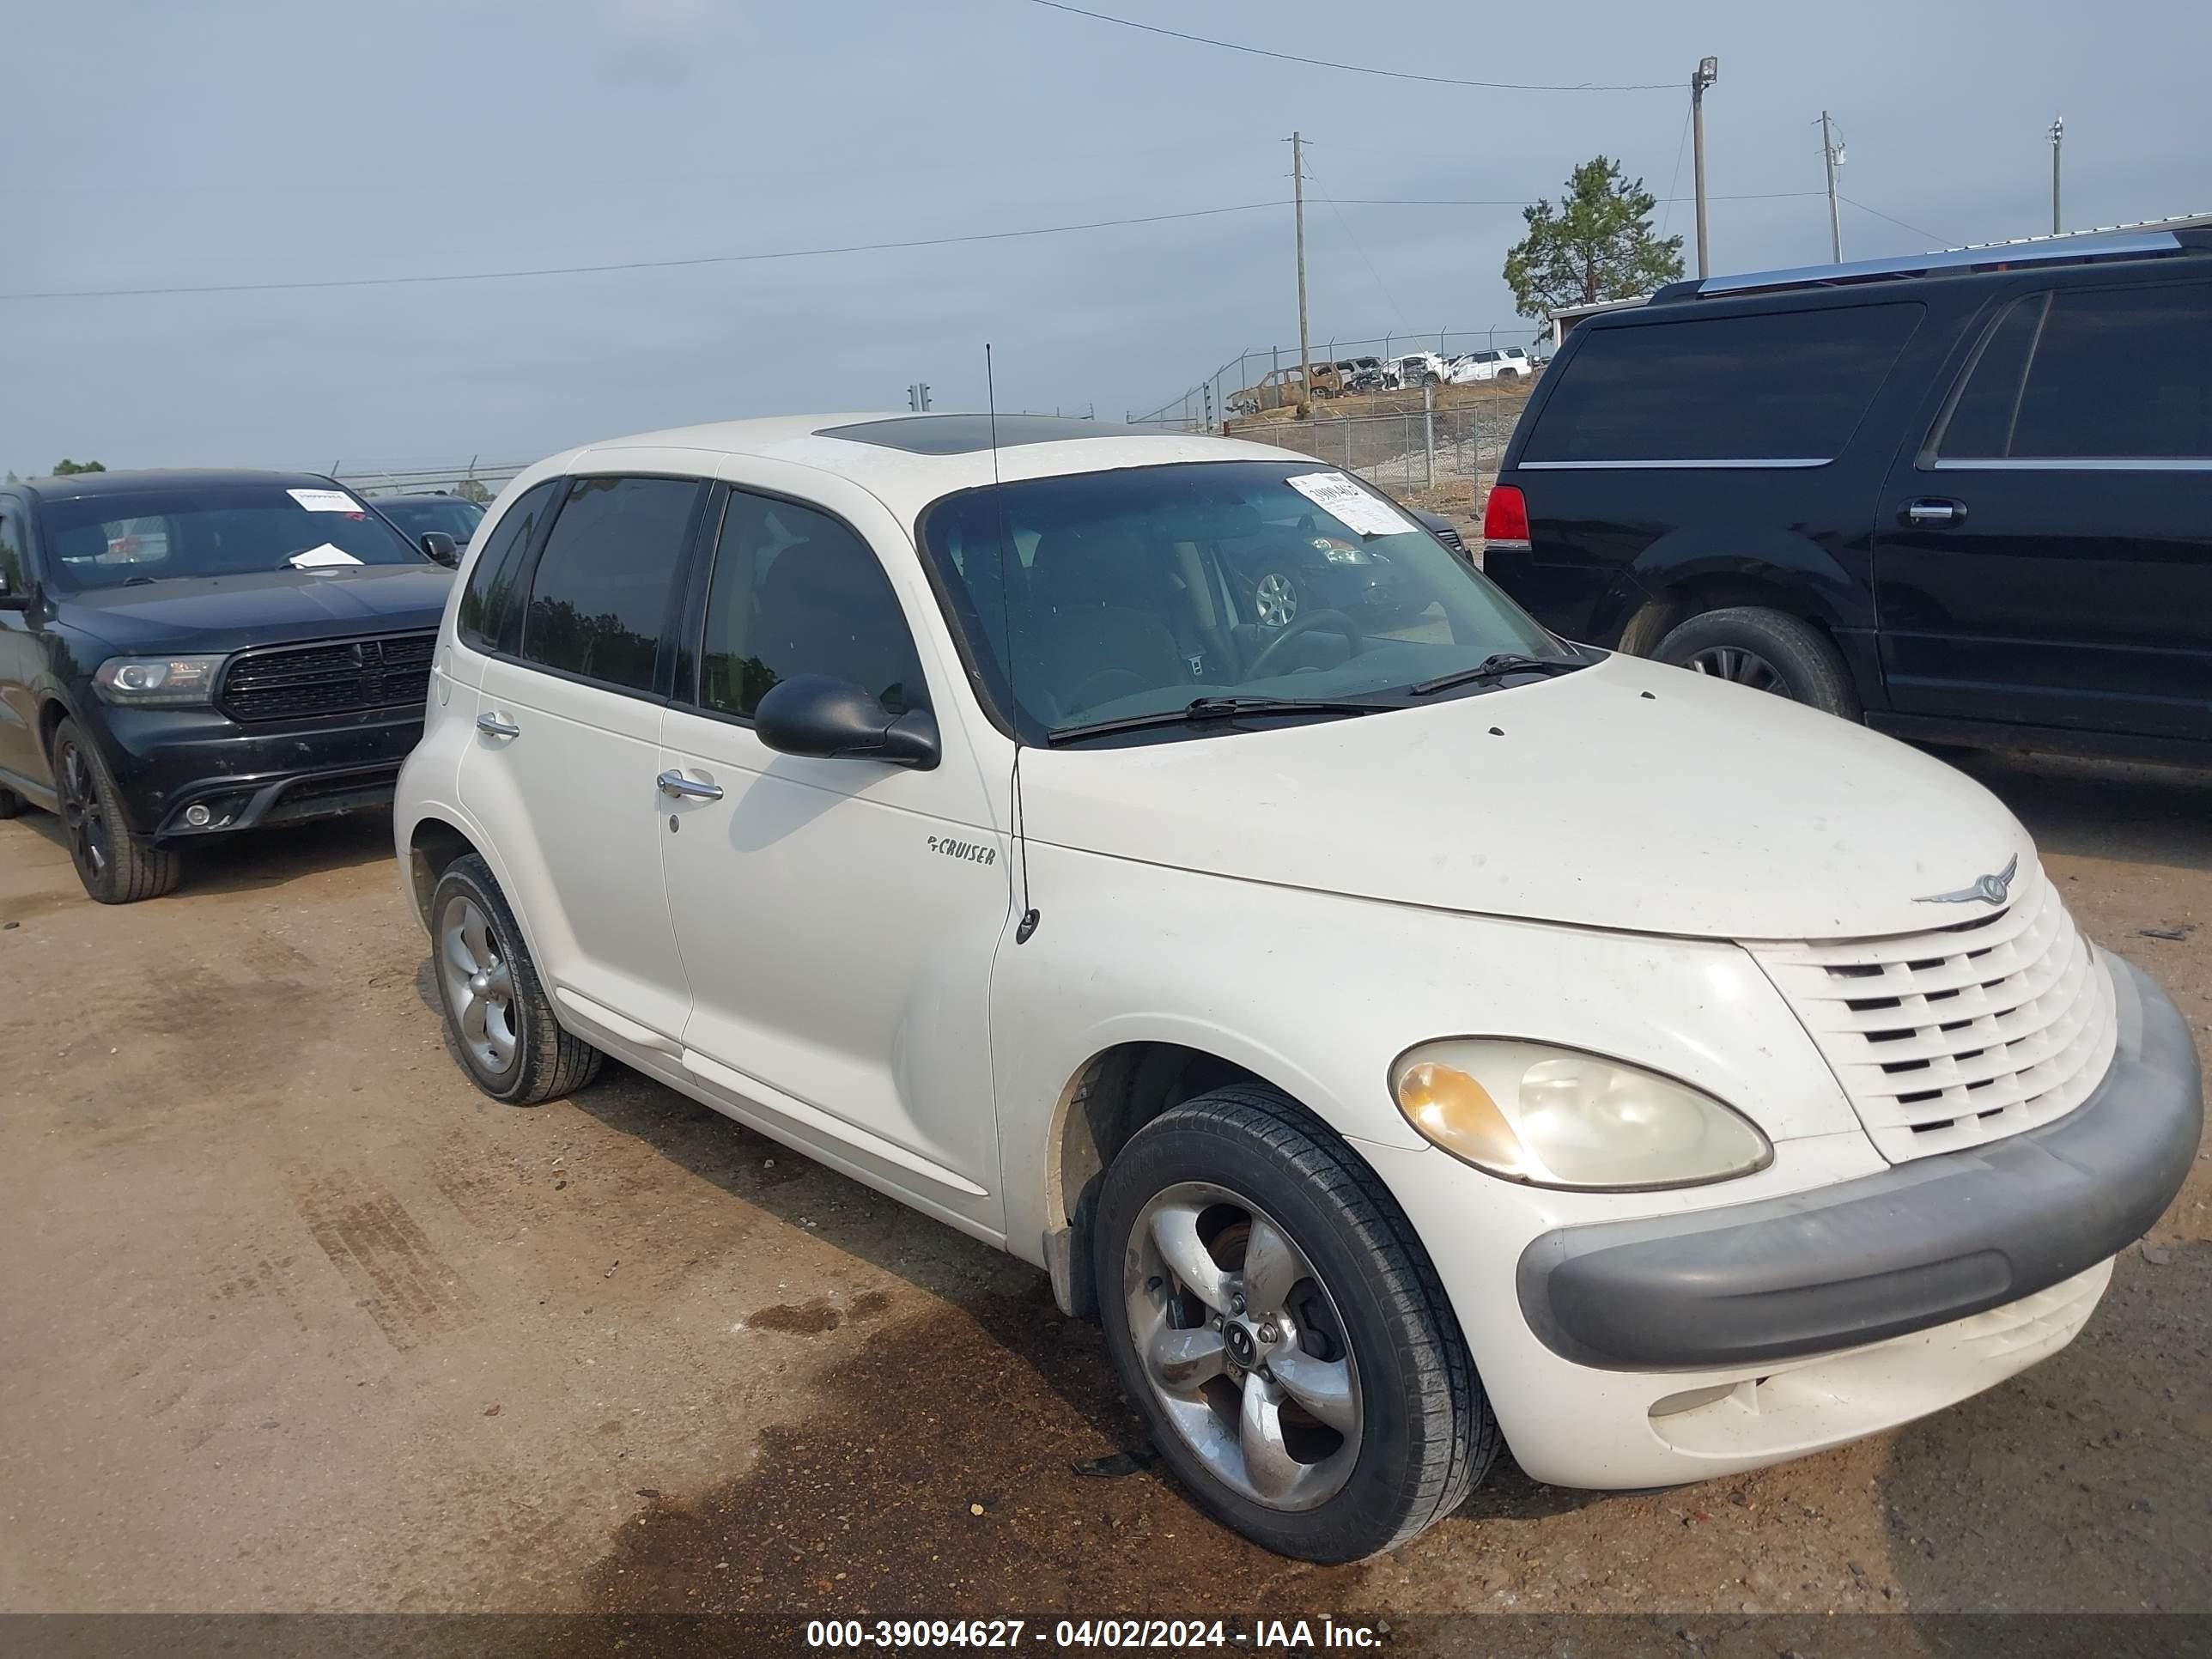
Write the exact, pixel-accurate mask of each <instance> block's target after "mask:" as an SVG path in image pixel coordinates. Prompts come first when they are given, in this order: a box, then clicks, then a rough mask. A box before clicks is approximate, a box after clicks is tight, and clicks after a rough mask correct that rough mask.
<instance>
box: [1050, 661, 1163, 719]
mask: <svg viewBox="0 0 2212 1659" xmlns="http://www.w3.org/2000/svg"><path fill="white" fill-rule="evenodd" d="M1122 680H1127V681H1128V682H1129V683H1130V690H1135V691H1149V690H1152V682H1151V681H1150V680H1148V679H1146V678H1145V677H1144V676H1143V675H1142V674H1139V672H1137V671H1136V670H1135V669H1133V668H1102V669H1100V670H1099V671H1097V673H1095V674H1093V675H1092V676H1091V678H1089V679H1087V680H1085V681H1084V682H1083V684H1080V685H1079V686H1077V687H1076V688H1075V690H1073V691H1071V692H1069V693H1068V696H1067V712H1068V713H1069V714H1080V713H1081V712H1082V711H1083V710H1085V709H1086V708H1090V707H1091V704H1093V703H1095V702H1105V701H1106V698H1105V696H1103V695H1101V696H1095V697H1094V696H1091V695H1090V693H1091V687H1093V686H1095V685H1112V684H1116V683H1118V682H1120V681H1122Z"/></svg>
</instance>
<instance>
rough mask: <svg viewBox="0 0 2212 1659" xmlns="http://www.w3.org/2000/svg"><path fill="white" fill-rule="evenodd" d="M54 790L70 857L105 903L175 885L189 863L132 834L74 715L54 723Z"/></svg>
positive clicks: (144, 896)
mask: <svg viewBox="0 0 2212 1659" xmlns="http://www.w3.org/2000/svg"><path fill="white" fill-rule="evenodd" d="M53 767H54V793H56V794H57V795H58V796H59V797H60V798H61V799H60V806H61V816H62V829H63V832H64V835H65V836H67V838H68V841H69V849H70V863H71V864H73V865H75V866H76V878H77V879H78V880H79V881H81V882H82V883H83V884H84V890H85V892H86V893H87V894H88V895H89V896H91V897H93V898H94V899H97V900H98V901H99V902H100V903H102V904H135V903H137V902H138V901H139V900H140V899H149V898H159V897H161V895H162V894H164V893H167V892H171V891H173V890H174V889H175V887H176V885H177V883H178V881H179V878H181V877H182V876H183V874H184V865H183V862H182V860H179V858H178V857H177V855H176V854H174V853H172V852H170V851H168V850H167V849H166V848H159V847H155V846H154V845H153V844H152V843H151V842H146V841H142V840H140V839H139V838H138V837H137V836H134V835H132V834H131V826H130V823H129V821H128V820H127V819H125V817H124V814H123V802H122V798H121V797H120V796H119V795H118V793H116V788H115V780H114V779H112V778H111V777H110V776H108V775H107V768H106V765H105V764H104V763H102V762H101V760H100V755H99V753H98V751H97V750H94V748H93V746H92V744H91V743H90V742H89V741H88V739H87V738H86V737H85V735H84V732H82V730H81V729H80V728H79V727H78V726H77V723H76V721H75V720H64V721H63V722H62V723H61V724H60V725H59V726H56V727H55V728H54V747H53Z"/></svg>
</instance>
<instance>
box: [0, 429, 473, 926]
mask: <svg viewBox="0 0 2212 1659" xmlns="http://www.w3.org/2000/svg"><path fill="white" fill-rule="evenodd" d="M428 535H429V537H430V538H433V544H434V545H440V546H441V550H442V552H443V553H444V554H445V556H447V557H448V558H450V557H451V556H453V546H452V544H451V543H449V542H447V541H446V540H445V538H444V535H443V533H442V532H428ZM452 586H453V572H451V571H450V570H446V569H441V568H440V567H439V565H438V564H436V563H435V562H432V559H431V557H430V556H429V555H428V553H426V552H425V551H424V550H423V549H422V547H421V546H420V545H418V544H416V543H414V542H411V541H410V540H409V539H408V538H406V537H405V536H404V535H402V534H401V533H400V532H398V531H397V530H395V529H394V528H393V527H392V525H391V524H390V523H388V522H387V521H386V520H384V519H383V518H381V517H380V516H379V515H378V514H376V513H372V512H371V511H369V509H368V506H367V504H366V503H364V502H363V501H361V500H360V499H359V498H358V497H356V496H355V495H353V494H352V493H351V492H350V491H349V490H346V489H342V488H341V487H339V486H338V485H337V484H336V483H333V482H332V481H331V480H330V479H329V478H325V477H315V476H313V475H312V474H306V473H284V472H94V473H82V474H79V475H77V476H76V477H66V478H42V479H39V480H37V481H36V482H33V483H11V484H7V485H0V817H14V816H15V814H16V813H18V812H20V811H22V810H23V808H24V807H25V806H26V805H33V806H42V807H45V808H46V809H47V810H49V811H54V812H58V813H59V814H60V815H61V817H62V822H63V828H64V836H65V839H66V840H67V842H68V845H69V852H70V861H71V862H72V863H73V864H75V865H76V873H77V878H78V879H79V880H81V881H82V883H83V884H84V890H85V891H86V892H87V893H88V894H90V895H91V896H93V897H94V898H95V899H98V900H99V901H100V902H101V903H103V904H120V903H126V902H130V901H131V900H135V899H143V898H154V897H156V896H159V895H161V894H163V893H166V892H167V891H169V890H171V889H172V888H173V887H174V886H175V885H176V884H177V881H178V878H179V875H180V873H181V865H180V863H179V853H180V851H181V850H182V849H183V848H185V846H186V845H187V844H188V843H190V842H193V841H196V840H198V839H202V838H204V837H206V836H220V835H227V834H228V833H230V832H231V831H233V830H237V829H246V828H249V827H251V826H252V825H254V824H262V823H292V822H295V821H297V820H299V819H302V818H310V817H325V816H327V815H330V814H333V813H339V812H349V811H354V810H356V809H357V808H360V807H366V806H374V805H382V804H384V803H386V802H388V801H389V800H390V799H392V783H393V781H394V780H395V779H397V778H398V775H399V763H400V762H401V761H402V760H404V759H405V758H406V756H407V751H408V750H410V749H412V748H413V747H414V746H415V742H416V738H418V737H420V736H421V735H422V710H423V708H424V704H425V702H426V700H427V697H428V690H429V684H430V657H431V647H432V643H433V641H434V640H435V630H436V628H437V625H438V618H439V616H440V615H441V612H442V611H444V610H445V605H446V596H447V592H448V591H449V590H450V589H451V587H452Z"/></svg>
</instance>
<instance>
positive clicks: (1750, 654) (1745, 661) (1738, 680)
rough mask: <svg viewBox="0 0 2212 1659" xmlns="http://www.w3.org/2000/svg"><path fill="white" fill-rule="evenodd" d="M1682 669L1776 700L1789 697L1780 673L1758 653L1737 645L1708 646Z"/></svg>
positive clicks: (1788, 691)
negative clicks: (1769, 692) (1768, 695)
mask: <svg viewBox="0 0 2212 1659" xmlns="http://www.w3.org/2000/svg"><path fill="white" fill-rule="evenodd" d="M1684 666H1685V667H1686V668H1688V669H1689V670H1690V671H1692V673H1696V674H1709V675H1711V677H1712V678H1715V679H1717V680H1731V681H1733V682H1735V684H1738V685H1747V686H1749V687H1750V688H1751V689H1752V690H1754V691H1771V692H1772V693H1774V695H1775V696H1778V697H1786V696H1790V683H1789V682H1788V681H1787V680H1785V679H1784V678H1782V671H1781V670H1780V669H1778V668H1777V667H1776V666H1775V665H1773V664H1772V663H1771V662H1769V661H1767V659H1765V658H1764V657H1762V656H1760V655H1759V653H1758V652H1756V651H1752V650H1747V649H1746V648H1745V647H1742V646H1740V645H1709V646H1707V647H1705V649H1704V650H1702V651H1700V652H1698V653H1696V654H1695V655H1693V656H1692V657H1691V659H1690V660H1689V661H1688V662H1687V663H1686V664H1685V665H1684Z"/></svg>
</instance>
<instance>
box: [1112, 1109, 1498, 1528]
mask: <svg viewBox="0 0 2212 1659" xmlns="http://www.w3.org/2000/svg"><path fill="white" fill-rule="evenodd" d="M1096 1243H1097V1273H1098V1297H1099V1307H1100V1310H1101V1312H1102V1314H1103V1317H1104V1322H1105V1326H1106V1340H1107V1346H1108V1348H1109V1351H1110V1352H1112V1354H1113V1356H1114V1362H1115V1369H1116V1370H1118V1371H1119V1372H1120V1374H1121V1381H1122V1383H1123V1386H1124V1387H1125V1388H1126V1389H1127V1390H1128V1392H1129V1395H1130V1397H1131V1399H1132V1400H1133V1401H1134V1403H1135V1404H1136V1406H1137V1408H1138V1410H1139V1412H1140V1413H1142V1415H1143V1416H1144V1417H1145V1419H1146V1422H1147V1424H1148V1425H1150V1427H1151V1429H1152V1437H1153V1441H1154V1443H1155V1444H1156V1445H1158V1448H1159V1449H1160V1453H1161V1455H1162V1456H1163V1458H1164V1460H1165V1462H1167V1463H1168V1465H1169V1466H1170V1468H1173V1469H1174V1470H1175V1472H1176V1474H1177V1475H1178V1476H1179V1477H1180V1478H1181V1479H1182V1481H1183V1483H1184V1485H1185V1486H1188V1488H1189V1489H1190V1491H1191V1493H1192V1495H1193V1496H1194V1498H1196V1500H1197V1501H1198V1503H1199V1504H1200V1505H1201V1506H1202V1507H1204V1508H1205V1509H1206V1510H1209V1511H1211V1512H1212V1514H1213V1515H1215V1516H1218V1518H1219V1519H1220V1520H1222V1521H1223V1522H1226V1523H1227V1524H1228V1525H1230V1526H1231V1527H1234V1528H1236V1529H1237V1531H1239V1532H1241V1533H1243V1534H1245V1535H1246V1536H1247V1537H1249V1538H1251V1539H1253V1540H1255V1541H1257V1542H1259V1543H1261V1544H1264V1545H1266V1546H1267V1547H1268V1548H1270V1549H1273V1550H1277V1551H1279V1552H1280V1553H1283V1554H1285V1555H1294V1556H1298V1557H1301V1558H1303V1559H1308V1560H1314V1561H1352V1560H1358V1559H1360V1558H1362V1557H1364V1556H1368V1555H1372V1554H1374V1553H1376V1552H1377V1551H1381V1550H1387V1549H1391V1548H1394V1547H1396V1546H1397V1545H1399V1544H1401V1543H1403V1542H1404V1541H1406V1540H1407V1539H1409V1538H1411V1537H1413V1535H1414V1534H1416V1533H1419V1532H1420V1531H1421V1530H1422V1529H1423V1528H1425V1527H1427V1526H1429V1525H1430V1524H1431V1522H1434V1521H1435V1520H1437V1518H1438V1517H1439V1516H1443V1515H1445V1514H1448V1513H1449V1512H1450V1510H1453V1509H1454V1508H1455V1507H1456V1506H1457V1505H1458V1504H1459V1502H1460V1500H1461V1499H1462V1498H1464V1497H1465V1496H1466V1494H1467V1492H1468V1490H1469V1489H1470V1488H1471V1487H1472V1486H1473V1485H1474V1482H1475V1481H1476V1480H1480V1478H1481V1475H1482V1474H1483V1472H1484V1471H1485V1470H1486V1469H1487V1468H1488V1467H1489V1465H1490V1462H1491V1460H1492V1458H1493V1457H1494V1456H1495V1455H1496V1454H1497V1450H1498V1429H1497V1425H1496V1422H1495V1419H1492V1416H1491V1414H1490V1408H1489V1406H1488V1403H1487V1402H1486V1401H1485V1400H1484V1399H1483V1396H1482V1393H1481V1389H1480V1386H1479V1384H1478V1383H1476V1381H1475V1379H1474V1373H1473V1370H1472V1368H1471V1367H1470V1366H1469V1364H1468V1359H1467V1355H1466V1352H1465V1349H1464V1346H1463V1344H1462V1340H1461V1337H1460V1334H1459V1329H1458V1326H1457V1324H1456V1322H1455V1321H1454V1319H1453V1317H1452V1313H1451V1309H1450V1306H1449V1303H1448V1302H1447V1301H1446V1299H1445V1297H1444V1294H1443V1288H1442V1286H1441V1285H1439V1284H1438V1283H1437V1277H1436V1273H1435V1270H1434V1268H1433V1267H1431V1266H1430V1264H1429V1261H1428V1257H1427V1255H1425V1253H1424V1252H1423V1250H1422V1249H1421V1247H1420V1244H1419V1241H1418V1240H1417V1239H1416V1238H1414V1237H1413V1232H1412V1229H1411V1227H1410V1225H1408V1224H1407V1221H1406V1219H1405V1218H1404V1216H1403V1214H1402V1213H1401V1212H1400V1211H1399V1209H1398V1207H1397V1206H1396V1204H1395V1202H1394V1201H1393V1200H1392V1199H1391V1198H1390V1195H1389V1192H1388V1191H1387V1189H1385V1188H1383V1185H1382V1183H1381V1182H1379V1181H1377V1180H1376V1177H1375V1176H1374V1174H1373V1172H1372V1171H1371V1170H1369V1169H1368V1168H1367V1167H1366V1165H1365V1164H1362V1163H1361V1162H1360V1161H1359V1159H1358V1158H1357V1157H1356V1156H1355V1155H1354V1154H1353V1153H1352V1151H1351V1150H1350V1149H1349V1148H1348V1147H1346V1146H1345V1144H1344V1143H1343V1142H1342V1141H1341V1140H1340V1139H1337V1138H1336V1137H1335V1136H1334V1135H1333V1134H1331V1133H1329V1132H1328V1130H1326V1129H1325V1128H1323V1127H1322V1126H1321V1125H1320V1124H1318V1123H1317V1122H1316V1121H1314V1120H1313V1119H1312V1118H1311V1117H1310V1116H1308V1115H1306V1113H1305V1112H1304V1110H1303V1109H1301V1108H1300V1107H1298V1106H1297V1103H1295V1102H1293V1101H1291V1099H1290V1098H1289V1097H1286V1096H1285V1095H1282V1094H1280V1093H1279V1092H1278V1091H1274V1090H1272V1089H1267V1088H1264V1087H1261V1086H1260V1085H1235V1086H1232V1087H1228V1088H1223V1089H1218V1090H1215V1091H1212V1092H1211V1093H1208V1094H1204V1095H1200V1096H1199V1097H1196V1098H1194V1099H1193V1100H1189V1101H1187V1102H1185V1103H1183V1104H1182V1105H1180V1106H1177V1107H1175V1108H1174V1109H1170V1111H1167V1112H1165V1113H1164V1114H1162V1115H1160V1116H1159V1117H1158V1118H1156V1119H1154V1120H1153V1121H1152V1122H1150V1123H1148V1124H1146V1126H1145V1127H1143V1128H1142V1129H1140V1130H1139V1131H1138V1132H1137V1133H1136V1134H1135V1135H1133V1137H1131V1139H1130V1140H1129V1143H1128V1145H1127V1146H1125V1147H1123V1148H1122V1150H1121V1154H1120V1155H1119V1156H1118V1157H1117V1158H1115V1160H1114V1162H1113V1163H1112V1164H1110V1165H1109V1167H1108V1169H1107V1171H1106V1176H1105V1179H1104V1182H1103V1185H1102V1189H1101V1192H1100V1194H1099V1202H1098V1210H1097V1240H1096Z"/></svg>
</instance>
